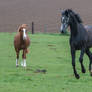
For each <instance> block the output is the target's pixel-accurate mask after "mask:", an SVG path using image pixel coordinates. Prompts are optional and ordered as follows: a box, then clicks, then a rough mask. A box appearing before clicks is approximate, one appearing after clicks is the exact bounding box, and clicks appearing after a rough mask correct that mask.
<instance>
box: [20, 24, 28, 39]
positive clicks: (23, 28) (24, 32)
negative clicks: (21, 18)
mask: <svg viewBox="0 0 92 92" xmlns="http://www.w3.org/2000/svg"><path fill="white" fill-rule="evenodd" d="M18 31H19V32H20V34H21V35H22V37H23V40H25V39H26V38H27V24H22V25H21V26H20V27H19V29H18Z"/></svg>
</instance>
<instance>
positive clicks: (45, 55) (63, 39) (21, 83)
mask: <svg viewBox="0 0 92 92" xmlns="http://www.w3.org/2000/svg"><path fill="white" fill-rule="evenodd" d="M14 35H15V33H0V92H91V91H92V78H91V77H90V75H89V72H88V64H89V60H88V58H87V56H86V55H85V56H84V65H85V67H86V74H82V73H81V68H80V64H79V61H78V58H79V55H80V52H79V51H78V52H77V55H76V68H77V70H78V73H79V74H80V77H81V78H80V79H79V80H77V79H75V77H74V75H73V71H72V65H71V55H70V47H69V36H67V35H59V34H34V35H31V34H29V36H30V39H31V45H30V47H29V50H30V53H29V54H28V55H27V68H26V69H23V68H22V67H21V66H20V67H18V68H16V64H15V63H16V62H15V60H16V53H15V50H14V46H13V39H14ZM21 55H22V53H20V60H19V62H21V60H22V58H21V57H22V56H21ZM37 70H46V73H43V72H35V71H37Z"/></svg>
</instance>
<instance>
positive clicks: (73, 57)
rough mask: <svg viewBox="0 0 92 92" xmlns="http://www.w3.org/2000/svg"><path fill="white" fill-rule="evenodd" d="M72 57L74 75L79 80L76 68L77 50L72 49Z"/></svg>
mask: <svg viewBox="0 0 92 92" xmlns="http://www.w3.org/2000/svg"><path fill="white" fill-rule="evenodd" d="M71 56H72V66H73V71H74V75H75V77H76V78H77V79H79V78H80V76H79V75H78V74H77V71H76V67H75V49H73V48H71Z"/></svg>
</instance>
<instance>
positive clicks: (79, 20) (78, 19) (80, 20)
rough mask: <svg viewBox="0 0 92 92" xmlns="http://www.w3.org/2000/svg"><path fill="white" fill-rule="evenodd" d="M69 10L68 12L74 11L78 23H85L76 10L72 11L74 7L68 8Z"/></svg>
mask: <svg viewBox="0 0 92 92" xmlns="http://www.w3.org/2000/svg"><path fill="white" fill-rule="evenodd" d="M67 11H68V13H72V14H73V15H74V16H75V18H76V20H77V22H78V23H83V22H82V19H81V17H80V15H79V14H78V13H75V12H74V11H72V9H67Z"/></svg>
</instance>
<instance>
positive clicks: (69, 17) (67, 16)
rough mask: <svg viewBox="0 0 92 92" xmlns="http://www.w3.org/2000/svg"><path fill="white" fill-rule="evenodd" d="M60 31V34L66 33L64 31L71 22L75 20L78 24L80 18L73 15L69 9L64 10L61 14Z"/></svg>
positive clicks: (75, 14)
mask: <svg viewBox="0 0 92 92" xmlns="http://www.w3.org/2000/svg"><path fill="white" fill-rule="evenodd" d="M61 15H62V17H61V23H62V25H61V29H60V32H61V33H64V32H65V31H66V29H67V28H68V26H69V25H70V24H71V23H72V22H73V20H75V21H76V22H78V23H82V20H81V18H80V16H79V15H78V14H77V13H75V12H74V11H72V10H71V9H66V10H64V11H62V12H61Z"/></svg>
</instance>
